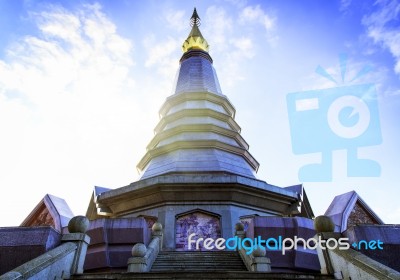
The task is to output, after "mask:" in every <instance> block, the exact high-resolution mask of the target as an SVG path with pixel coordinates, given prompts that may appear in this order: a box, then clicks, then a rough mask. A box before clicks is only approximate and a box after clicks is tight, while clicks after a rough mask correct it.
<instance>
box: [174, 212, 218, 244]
mask: <svg viewBox="0 0 400 280" xmlns="http://www.w3.org/2000/svg"><path fill="white" fill-rule="evenodd" d="M192 233H194V234H195V235H194V238H192V240H197V239H198V238H204V239H206V238H213V239H217V238H220V237H221V219H220V216H219V215H217V214H214V213H211V212H207V211H204V210H200V209H196V210H192V211H189V212H185V213H182V214H179V215H177V216H176V222H175V244H176V247H175V248H176V250H178V251H188V250H189V248H188V237H189V235H191V234H192ZM201 249H202V247H201V246H200V250H201ZM192 250H196V248H195V247H194V248H192Z"/></svg>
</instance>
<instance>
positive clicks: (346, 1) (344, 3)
mask: <svg viewBox="0 0 400 280" xmlns="http://www.w3.org/2000/svg"><path fill="white" fill-rule="evenodd" d="M351 2H352V0H341V1H340V8H339V10H340V11H341V12H346V11H347V10H348V8H349V7H350V5H351Z"/></svg>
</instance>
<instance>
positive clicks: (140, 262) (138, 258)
mask: <svg viewBox="0 0 400 280" xmlns="http://www.w3.org/2000/svg"><path fill="white" fill-rule="evenodd" d="M146 253H147V248H146V245H144V244H143V243H137V244H135V245H134V246H133V248H132V258H129V260H128V272H146V271H147V261H146Z"/></svg>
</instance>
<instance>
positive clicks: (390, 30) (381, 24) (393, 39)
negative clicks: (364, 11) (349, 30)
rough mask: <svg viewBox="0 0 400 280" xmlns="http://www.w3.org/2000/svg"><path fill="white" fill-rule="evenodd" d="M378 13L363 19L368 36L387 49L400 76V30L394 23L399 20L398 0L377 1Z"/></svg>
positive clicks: (399, 7)
mask: <svg viewBox="0 0 400 280" xmlns="http://www.w3.org/2000/svg"><path fill="white" fill-rule="evenodd" d="M375 5H376V6H377V8H378V9H377V11H376V12H374V13H372V14H370V15H367V16H365V17H364V18H363V20H362V23H363V24H364V25H365V26H366V27H367V35H368V36H369V37H370V38H372V39H373V41H374V43H376V44H378V45H381V46H382V47H383V48H387V49H388V50H389V51H390V53H391V54H392V55H393V57H394V59H395V66H394V71H395V72H396V73H397V74H399V75H400V30H399V28H398V26H397V27H396V26H394V25H393V24H392V23H393V22H394V21H396V20H398V19H399V16H400V3H399V2H398V1H396V0H387V1H386V0H381V1H377V2H376V4H375Z"/></svg>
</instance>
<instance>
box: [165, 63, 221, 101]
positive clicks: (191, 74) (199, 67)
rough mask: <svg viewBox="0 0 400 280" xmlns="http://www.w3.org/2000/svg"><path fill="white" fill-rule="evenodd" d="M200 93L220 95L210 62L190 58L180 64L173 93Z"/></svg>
mask: <svg viewBox="0 0 400 280" xmlns="http://www.w3.org/2000/svg"><path fill="white" fill-rule="evenodd" d="M202 91H206V92H212V93H215V94H219V95H222V92H221V88H220V85H219V82H218V79H217V75H216V73H215V69H214V67H213V66H212V64H211V63H210V61H209V60H208V59H206V58H204V57H201V56H192V57H189V58H187V59H185V60H184V61H182V62H181V65H180V68H179V70H178V74H177V79H176V86H175V88H174V90H173V93H175V94H179V93H182V92H202Z"/></svg>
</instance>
